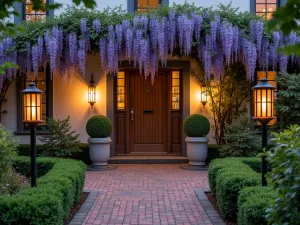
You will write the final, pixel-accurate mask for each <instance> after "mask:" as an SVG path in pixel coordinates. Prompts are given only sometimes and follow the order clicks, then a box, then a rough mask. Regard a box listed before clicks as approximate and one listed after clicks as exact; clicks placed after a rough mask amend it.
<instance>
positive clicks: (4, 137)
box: [0, 124, 19, 185]
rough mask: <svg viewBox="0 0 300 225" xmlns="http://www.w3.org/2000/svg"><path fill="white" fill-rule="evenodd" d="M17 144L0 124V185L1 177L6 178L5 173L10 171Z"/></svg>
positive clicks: (12, 136)
mask: <svg viewBox="0 0 300 225" xmlns="http://www.w3.org/2000/svg"><path fill="white" fill-rule="evenodd" d="M18 143H19V141H18V139H16V138H15V137H14V135H13V134H12V133H11V132H10V131H9V130H7V129H6V128H5V127H3V126H2V125H1V124H0V171H1V172H0V185H1V183H2V182H1V180H2V176H6V173H7V172H8V171H10V170H11V166H12V159H13V157H14V156H15V155H16V149H17V147H18Z"/></svg>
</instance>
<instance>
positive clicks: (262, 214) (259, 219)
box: [238, 186, 276, 225]
mask: <svg viewBox="0 0 300 225" xmlns="http://www.w3.org/2000/svg"><path fill="white" fill-rule="evenodd" d="M275 196H276V193H275V191H274V190H273V189H272V188H270V187H260V186H256V187H246V188H244V189H242V190H241V191H240V193H239V197H238V225H257V224H259V225H266V224H267V220H266V208H267V206H268V205H269V204H270V201H271V200H272V199H274V198H275Z"/></svg>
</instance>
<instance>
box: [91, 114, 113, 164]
mask: <svg viewBox="0 0 300 225" xmlns="http://www.w3.org/2000/svg"><path fill="white" fill-rule="evenodd" d="M86 132H87V133H88V135H89V136H90V138H89V139H88V143H89V154H90V158H91V161H92V168H94V169H105V168H107V161H108V159H109V156H110V143H111V138H110V137H109V135H110V134H111V132H112V122H111V120H110V119H109V118H108V117H106V116H102V115H97V116H93V117H91V118H90V119H89V120H88V122H87V124H86Z"/></svg>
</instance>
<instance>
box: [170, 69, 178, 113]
mask: <svg viewBox="0 0 300 225" xmlns="http://www.w3.org/2000/svg"><path fill="white" fill-rule="evenodd" d="M178 109H180V73H179V71H173V72H172V110H178Z"/></svg>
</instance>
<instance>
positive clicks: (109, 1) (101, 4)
mask: <svg viewBox="0 0 300 225" xmlns="http://www.w3.org/2000/svg"><path fill="white" fill-rule="evenodd" d="M54 2H57V3H60V4H62V5H63V6H62V7H61V8H59V9H56V10H55V11H54V15H55V16H57V15H59V14H61V13H62V12H64V11H65V9H66V8H67V7H68V5H69V6H72V5H73V1H72V0H55V1H54ZM96 3H97V7H96V8H95V10H103V9H104V8H107V7H110V8H114V7H116V6H122V8H123V9H125V10H127V0H96Z"/></svg>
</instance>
